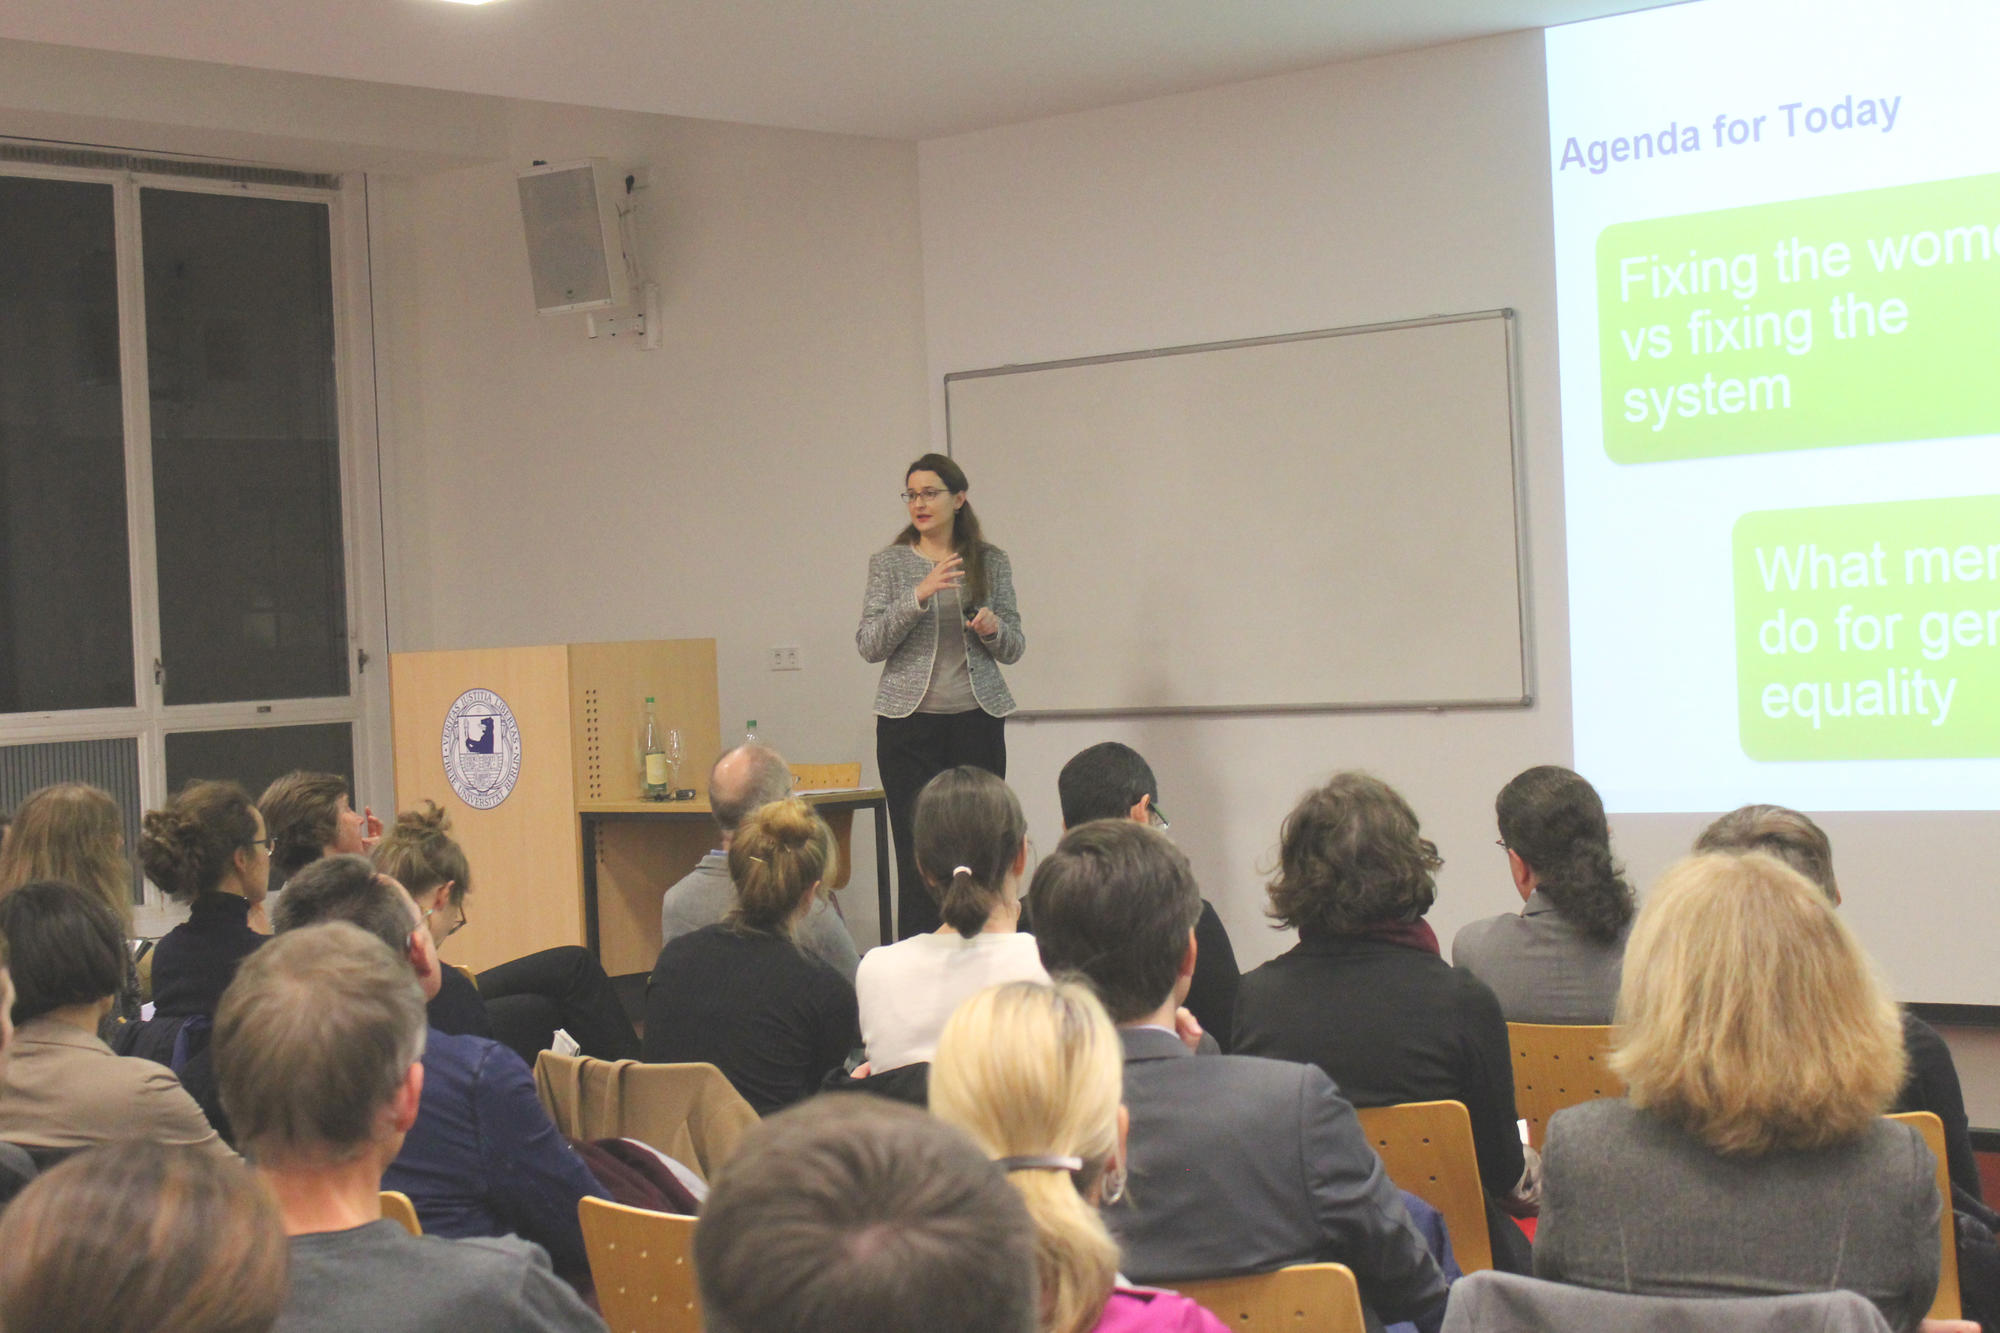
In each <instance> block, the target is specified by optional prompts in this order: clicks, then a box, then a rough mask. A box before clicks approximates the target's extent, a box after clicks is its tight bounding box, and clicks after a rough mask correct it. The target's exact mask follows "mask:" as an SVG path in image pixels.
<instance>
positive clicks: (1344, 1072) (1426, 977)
mask: <svg viewBox="0 0 2000 1333" xmlns="http://www.w3.org/2000/svg"><path fill="white" fill-rule="evenodd" d="M1230 1049H1231V1050H1234V1051H1235V1052H1237V1053H1238V1054H1239V1055H1266V1056H1271V1057H1273V1058H1276V1059H1279V1060H1300V1061H1305V1062H1307V1063H1310V1064H1316V1065H1318V1066H1319V1067H1320V1068H1321V1069H1323V1070H1325V1071H1326V1072H1327V1075H1328V1076H1329V1077H1331V1078H1332V1079H1333V1081H1334V1082H1336V1083H1338V1084H1339V1085H1340V1090H1341V1092H1342V1094H1343V1095H1344V1096H1346V1097H1347V1099H1348V1100H1349V1101H1351V1102H1352V1103H1353V1104H1354V1105H1356V1106H1393V1105H1395V1104H1396V1103H1398V1102H1428V1101H1459V1102H1464V1103H1465V1109H1466V1111H1467V1112H1469V1113H1470V1114H1471V1117H1472V1142H1473V1147H1474V1149H1475V1150H1476V1151H1477V1152H1478V1154H1479V1176H1480V1181H1481V1183H1482V1184H1484V1185H1485V1187H1486V1192H1487V1193H1488V1194H1490V1195H1493V1196H1495V1197H1499V1198H1504V1197H1506V1196H1507V1195H1508V1194H1509V1193H1511V1192H1512V1191H1513V1189H1514V1186H1515V1185H1516V1184H1517V1183H1518V1182H1519V1181H1520V1179H1521V1169H1522V1165H1523V1163H1522V1157H1521V1132H1520V1129H1519V1127H1518V1126H1517V1124H1516V1116H1515V1113H1514V1063H1513V1058H1512V1057H1511V1056H1510V1055H1509V1054H1508V1050H1507V1021H1506V1020H1505V1019H1504V1018H1502V1017H1501V1016H1500V1002H1499V1001H1498V1000H1496V999H1494V998H1493V992H1492V991H1491V990H1489V989H1487V987H1486V983H1484V982H1482V981H1481V980H1479V978H1477V977H1475V976H1473V975H1472V974H1471V973H1469V972H1462V971H1459V970H1458V969H1456V968H1454V967H1452V966H1450V965H1449V964H1447V963H1446V962H1445V961H1444V960H1443V959H1442V958H1439V957H1438V956H1437V955H1436V954H1434V953H1429V952H1426V951H1425V950H1422V949H1414V948H1411V947H1409V946H1407V945H1402V944H1392V943H1390V942H1389V941H1387V940H1379V939H1368V938H1364V937H1359V936H1339V937H1336V938H1332V939H1308V940H1304V941H1302V942H1300V944H1299V945H1298V947H1296V948H1294V949H1292V950H1291V951H1290V952H1289V953H1285V954H1281V955H1279V956H1278V957H1276V958H1273V959H1272V960H1271V961H1270V962H1268V963H1266V964H1264V965H1263V966H1262V967H1259V968H1255V969H1253V970H1251V971H1250V972H1248V973H1246V974H1245V975H1244V977H1243V984H1242V987H1241V988H1240V989H1239V990H1238V991H1237V993H1236V1039H1235V1041H1234V1043H1233V1044H1232V1045H1231V1047H1230Z"/></svg>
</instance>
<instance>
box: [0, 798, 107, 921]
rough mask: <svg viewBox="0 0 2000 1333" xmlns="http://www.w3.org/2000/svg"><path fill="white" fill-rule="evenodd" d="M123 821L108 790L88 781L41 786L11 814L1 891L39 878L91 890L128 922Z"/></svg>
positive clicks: (2, 852)
mask: <svg viewBox="0 0 2000 1333" xmlns="http://www.w3.org/2000/svg"><path fill="white" fill-rule="evenodd" d="M124 837H125V820H124V816H123V815H122V814H121V813H120V812H119V809H118V802H117V801H116V800H115V799H113V798H112V796H111V793H109V792H107V791H104V790H102V789H100V788H97V787H93V786H91V785H90V784H89V783H86V782H60V783H57V784H56V785H54V786H52V787H44V788H42V789H41V790H40V791H38V792H35V793H34V794H33V795H31V796H29V797H28V799H27V800H26V801H23V802H22V803H21V808H20V809H19V810H17V811H15V812H14V824H13V832H12V833H11V834H10V835H9V836H8V838H7V841H6V843H5V845H4V846H0V893H6V892H8V891H9V890H11V889H18V888H20V887H21V886H22V885H23V884H26V883H28V882H29V881H31V880H37V879H60V880H65V881H67V882H68V883H71V884H74V885H76V886H77V887H78V888H80V889H89V890H90V891H91V892H93V893H95V894H97V895H98V897H100V898H102V899H104V901H105V904H106V905H107V906H109V907H110V908H111V910H112V911H114V912H116V913H117V914H118V920H119V922H120V923H121V925H123V926H125V927H127V928H129V927H130V925H131V922H132V867H131V864H130V863H129V862H128V861H126V859H125V853H124V850H123V843H124Z"/></svg>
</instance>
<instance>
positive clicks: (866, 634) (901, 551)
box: [854, 543, 1028, 717]
mask: <svg viewBox="0 0 2000 1333" xmlns="http://www.w3.org/2000/svg"><path fill="white" fill-rule="evenodd" d="M981 554H982V555H983V556H984V557H985V561H986V602H985V605H987V606H988V607H991V608H992V610H993V614H994V615H995V616H996V617H997V618H998V619H999V621H1000V632H999V633H997V634H995V635H994V636H993V637H992V638H991V639H982V638H980V637H979V636H978V635H977V634H974V633H973V632H972V631H971V630H970V629H968V628H966V626H965V622H964V621H963V620H956V621H955V623H954V624H953V625H949V626H945V627H943V628H944V631H945V632H947V633H949V632H952V631H954V630H955V631H956V632H957V633H959V634H961V635H963V636H964V637H965V662H966V666H967V667H968V669H969V670H970V671H971V674H972V695H973V697H974V698H975V699H977V700H978V701H979V706H980V707H981V708H982V709H984V710H985V711H986V712H988V713H990V714H992V715H993V716H994V717H1005V716H1007V714H1009V713H1011V712H1013V711H1014V696H1013V695H1011V694H1009V693H1008V692H1007V682H1006V681H1004V680H1002V679H1001V678H1000V664H1001V663H1013V662H1018V661H1020V660H1021V653H1022V651H1023V650H1025V649H1026V648H1027V646H1028V640H1027V636H1026V635H1024V634H1023V633H1022V632H1021V612H1020V609H1019V608H1018V607H1016V606H1015V605H1014V570H1013V567H1012V566H1011V565H1010V564H1008V562H1007V553H1006V552H1005V551H1003V550H1001V549H1000V548H999V547H997V546H990V545H989V546H987V547H985V549H984V550H983V551H982V552H981ZM930 572H931V562H930V561H929V560H927V559H925V558H924V557H923V556H922V555H920V554H918V552H917V550H916V548H914V547H911V546H905V545H902V544H901V543H898V544H897V545H895V546H888V547H884V548H883V549H882V550H879V551H877V552H876V553H875V554H874V555H872V556H870V557H869V558H868V591H867V593H866V594H865V595H864V596H863V598H862V602H861V624H860V626H859V627H858V628H857V629H856V630H855V631H854V646H855V647H856V648H858V649H860V650H861V657H862V660H863V661H867V662H885V663H886V665H885V666H884V667H883V668H882V684H881V686H880V687H879V688H878V689H877V690H876V691H875V711H876V713H878V714H879V715H881V716H882V717H908V716H909V715H910V714H911V713H914V712H915V711H916V710H917V705H918V704H919V703H921V702H922V701H923V697H924V691H925V690H927V689H928V688H929V687H930V680H931V667H932V664H933V663H934V662H935V661H936V658H937V646H938V633H939V629H940V627H939V624H938V620H939V616H938V603H939V602H940V601H943V600H945V599H943V598H938V597H933V598H931V600H930V602H929V604H928V605H925V606H919V605H918V604H917V585H918V584H919V583H922V582H923V581H924V576H925V575H927V574H929V573H930ZM977 609H978V608H977V607H974V608H973V610H977Z"/></svg>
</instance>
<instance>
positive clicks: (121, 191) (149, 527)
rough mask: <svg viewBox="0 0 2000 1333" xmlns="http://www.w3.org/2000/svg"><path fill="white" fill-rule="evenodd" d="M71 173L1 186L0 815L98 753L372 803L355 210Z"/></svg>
mask: <svg viewBox="0 0 2000 1333" xmlns="http://www.w3.org/2000/svg"><path fill="white" fill-rule="evenodd" d="M65 156H66V157H67V158H69V159H73V160H75V161H76V165H70V166H60V167H57V166H42V165H32V166H30V165H15V164H11V163H8V162H5V161H0V753H8V752H11V753H14V754H16V755H18V756H22V757H23V758H22V761H21V762H17V763H14V764H11V765H9V764H5V763H0V808H4V807H9V806H11V805H12V804H14V803H16V802H18V800H19V799H20V798H21V797H22V796H25V795H26V794H27V792H26V790H24V789H21V788H23V787H24V784H26V783H28V782H30V781H33V780H34V778H35V776H36V775H38V774H41V773H42V772H43V771H44V770H47V771H49V772H54V771H55V769H52V768H50V767H49V765H50V764H52V763H55V762H56V759H61V760H62V762H61V763H60V764H56V767H57V768H60V769H62V771H63V772H64V773H65V774H68V773H69V772H70V770H71V769H72V768H76V769H77V772H76V774H75V775H76V776H87V773H88V772H93V771H96V770H95V769H94V768H92V767H91V765H92V764H95V765H97V767H101V768H104V769H105V772H107V773H109V772H111V768H110V767H106V766H105V761H104V756H116V758H117V761H118V762H117V764H116V765H113V766H112V767H116V768H117V773H116V776H117V777H118V779H119V780H120V781H121V782H124V783H125V785H126V788H127V790H120V791H119V792H118V795H119V797H120V800H121V802H123V803H129V802H130V801H132V800H133V799H135V794H134V793H133V792H132V791H130V790H129V788H130V787H131V786H132V784H133V782H134V781H136V787H137V791H136V799H137V800H138V801H139V802H140V803H141V804H142V805H143V806H147V807H150V806H157V805H159V804H160V803H162V802H163V801H164V800H165V799H166V797H167V795H168V794H169V793H170V792H171V791H173V790H177V789H178V788H179V787H180V786H182V785H183V784H184V783H185V782H187V781H188V780H190V779H193V778H198V777H221V778H234V779H236V780H238V781H240V782H242V783H243V784H244V785H245V786H246V787H248V788H249V789H250V792H251V794H252V795H253V796H255V795H256V794H257V793H258V792H260V791H261V790H262V789H263V787H264V785H265V784H266V783H267V782H268V781H269V780H270V779H271V778H272V777H274V776H276V775H277V774H279V773H282V772H286V771H289V770H290V769H293V768H316V769H323V770H326V771H331V772H336V773H340V774H343V775H345V776H347V777H349V778H350V779H351V780H352V781H354V782H355V783H356V787H357V804H360V803H362V802H363V800H365V799H370V798H371V797H372V799H373V801H374V803H375V804H376V805H377V806H383V805H387V804H389V801H388V799H387V798H388V795H389V790H388V789H389V784H390V781H391V777H390V773H391V764H390V757H389V746H388V725H387V679H386V667H387V663H386V659H385V658H384V654H383V639H384V631H385V626H384V614H383V606H382V594H381V587H380V576H379V572H378V573H376V574H375V577H373V578H372V579H371V578H366V577H357V571H358V570H362V569H368V570H379V564H378V563H377V561H378V559H379V557H377V556H376V555H375V554H374V553H376V552H379V549H380V533H379V511H378V509H377V508H376V504H375V500H374V496H375V494H376V487H377V484H378V483H377V476H376V470H375V452H374V440H373V434H372V422H373V413H372V408H371V407H370V405H369V404H368V403H367V402H366V401H365V400H364V399H363V398H362V397H361V396H360V394H359V393H358V391H357V390H356V388H355V387H354V383H355V381H356V379H357V378H359V377H358V376H356V375H355V374H352V373H350V372H349V371H348V369H347V368H348V367H349V366H351V365H356V364H365V363H366V360H367V350H366V344H367V336H368V330H367V328H366V324H365V320H361V319H357V318H352V317H350V316H349V315H348V314H347V309H348V307H349V306H352V305H358V304H360V302H359V301H357V300H356V299H355V296H356V294H361V293H365V286H364V284H363V282H361V281H359V280H357V278H358V275H360V274H362V273H363V272H365V260H366V254H365V245H364V243H363V241H362V239H361V237H360V226H359V223H358V220H357V216H356V212H357V210H358V208H359V206H360V198H359V194H358V191H354V190H350V189H343V188H340V187H338V186H337V185H334V184H333V183H331V182H328V183H325V184H323V185H322V184H312V185H297V184H271V183H267V182H268V180H269V178H270V177H271V176H273V175H278V174H282V173H271V172H263V171H257V172H248V173H243V174H244V175H246V176H251V177H256V178H257V181H256V183H250V182H248V181H230V180H218V179H181V178H178V177H173V176H167V175H162V174H155V173H153V172H149V171H144V170H137V171H135V170H132V169H130V167H129V166H127V165H123V164H121V165H120V166H119V167H117V168H113V167H111V166H109V165H106V166H103V167H96V166H93V165H91V164H90V162H89V161H88V159H87V157H86V155H84V154H66V155H65ZM204 169H205V170H206V171H207V173H208V174H209V176H210V177H215V176H228V175H230V174H231V173H230V172H229V171H228V170H226V169H221V168H214V167H205V168H204ZM349 288H351V289H352V292H350V291H349V290H348V289H349ZM363 553H367V555H368V558H367V559H363V558H362V556H363ZM107 746H108V747H109V748H106V747H107ZM5 747H14V749H13V750H12V751H7V750H6V749H5ZM51 756H53V757H51ZM28 757H33V758H34V759H35V762H34V763H29V762H27V758H28ZM78 766H81V767H78ZM35 785H40V784H39V782H36V783H35ZM100 785H101V784H100ZM377 791H379V792H380V795H373V793H374V792H377Z"/></svg>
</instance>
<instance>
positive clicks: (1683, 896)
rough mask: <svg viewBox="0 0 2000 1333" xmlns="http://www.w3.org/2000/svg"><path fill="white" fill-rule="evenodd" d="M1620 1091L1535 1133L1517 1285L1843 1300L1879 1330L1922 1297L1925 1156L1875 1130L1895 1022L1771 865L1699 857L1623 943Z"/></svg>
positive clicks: (1930, 1203)
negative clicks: (1526, 1262)
mask: <svg viewBox="0 0 2000 1333" xmlns="http://www.w3.org/2000/svg"><path fill="white" fill-rule="evenodd" d="M1618 1021H1619V1027H1618V1037H1617V1045H1616V1046H1615V1048H1614V1050H1613V1052H1612V1055H1611V1067H1612V1069H1613V1070H1615V1071H1616V1072H1617V1073H1618V1075H1619V1076H1620V1077H1621V1078H1623V1079H1624V1080H1625V1087H1626V1094H1625V1099H1624V1100H1622V1101H1595V1102H1587V1103H1585V1104H1583V1105H1581V1106H1574V1107H1571V1108H1570V1109H1568V1110H1566V1111H1560V1112H1558V1113H1557V1114H1556V1115H1554V1116H1552V1117H1551V1118H1550V1121H1549V1128H1548V1137H1547V1141H1546V1146H1545V1148H1544V1158H1543V1161H1544V1193H1543V1203H1542V1214H1541V1221H1540V1224H1539V1230H1538V1231H1537V1233H1536V1236H1535V1275H1536V1276H1538V1277H1545V1278H1551V1279H1554V1280H1556V1281H1560V1282H1571V1283H1575V1284H1577V1285H1579V1286H1585V1287H1598V1288H1602V1289H1605V1290H1610V1291H1627V1292H1635V1293H1639V1294H1642V1295H1662V1296H1700V1295H1714V1296H1748V1295H1770V1294H1776V1293H1782V1292H1806V1291H1824V1290H1827V1289H1829V1288H1832V1287H1841V1288H1845V1289H1847V1290H1849V1291H1854V1292H1858V1293H1860V1294H1861V1295H1863V1296H1866V1297H1867V1298H1868V1299H1869V1300H1871V1301H1873V1302H1874V1303H1875V1305H1876V1306H1877V1307H1878V1308H1880V1309H1881V1311H1882V1313H1883V1315H1884V1316H1885V1317H1886V1318H1887V1319H1888V1321H1889V1323H1890V1324H1891V1325H1892V1326H1894V1327H1895V1328H1897V1329H1911V1328H1915V1327H1916V1326H1917V1323H1918V1321H1919V1320H1920V1319H1922V1318H1923V1316H1924V1313H1925V1311H1926V1310H1928V1309H1929V1307H1930V1303H1931V1298H1932V1296H1933V1295H1934V1294H1935V1292H1936V1290H1937V1283H1938V1269H1939V1255H1938V1209H1939V1207H1940V1201H1939V1199H1938V1191H1937V1186H1936V1183H1935V1171H1936V1164H1935V1161H1934V1159H1933V1158H1932V1156H1931V1154H1930V1151H1929V1150H1928V1149H1927V1148H1925V1146H1924V1141H1923V1139H1922V1137H1921V1136H1920V1135H1919V1134H1918V1133H1917V1131H1916V1130H1915V1129H1913V1128H1911V1127H1910V1126H1908V1125H1904V1124H1901V1123H1899V1122H1897V1121H1893V1120H1885V1119H1883V1118H1882V1113H1883V1112H1884V1111H1886V1110H1887V1109H1888V1108H1889V1105H1890V1102H1891V1100H1892V1099H1893V1098H1894V1097H1895V1095H1896V1090H1897V1089H1898V1088H1900V1087H1901V1086H1902V1083H1903V1074H1904V1064H1905V1062H1904V1056H1903V1041H1902V1027H1901V1022H1900V1019H1899V1017H1898V1015H1897V1012H1896V1006H1895V1004H1894V1003H1893V1002H1892V1001H1891V1000H1890V999H1889V997H1888V996H1887V995H1886V994H1885V993H1884V992H1883V990H1882V988H1881V986H1880V984H1879V983H1878V982H1877V980H1876V978H1875V972H1874V969H1873V967H1872V966H1871V964H1870V962H1869V959H1868V957H1867V955H1866V954H1864V953H1863V952H1862V949H1861V946H1860V945H1859V944H1858V943H1857V942H1856V941H1855V939H1854V937H1853V936H1852V935H1850V934H1849V933H1848V931H1847V928H1846V927H1845V926H1844V925H1842V924H1841V922H1840V918H1839V917H1838V916H1836V915H1835V913H1834V911H1833V908H1832V906H1831V905H1830V904H1829V903H1828V902H1827V900H1826V898H1825V897H1824V896H1823V895H1822V894H1821V893H1820V891H1819V890H1818V889H1817V888H1815V887H1814V886H1813V884H1812V883H1811V882H1810V881H1808V880H1807V879H1806V878H1805V877H1804V876H1803V875H1801V874H1799V873H1798V872H1797V871H1795V870H1792V869H1790V868H1789V867H1787V866H1785V865H1784V864H1783V863H1782V862H1780V861H1778V860H1776V859H1775V858H1773V857H1770V856H1766V855H1763V854H1760V853H1750V854H1747V855H1742V856H1729V855H1709V856H1697V857H1694V858H1692V859H1690V860H1686V861H1683V862H1681V863H1680V864H1679V865H1677V866H1675V867H1674V868H1673V869H1671V870H1669V871H1668V872H1667V874H1666V876H1665V877H1664V878H1663V879H1661V881H1660V882H1659V883H1658V884H1657V885H1656V886H1655V887H1654V889H1653V891H1652V893H1651V894H1650V895H1649V896H1648V897H1647V900H1646V904H1645V906H1644V907H1643V908H1642V909H1641V910H1640V912H1639V918H1638V921H1637V922H1636V924H1635V925H1634V926H1633V928H1632V938H1631V941H1630V943H1629V944H1628V945H1627V947H1626V952H1625V975H1624V981H1623V984H1622V986H1621V988H1620V990H1619V995H1618Z"/></svg>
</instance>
